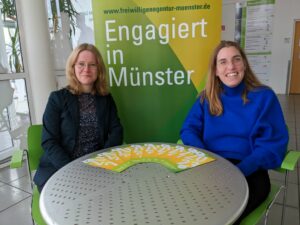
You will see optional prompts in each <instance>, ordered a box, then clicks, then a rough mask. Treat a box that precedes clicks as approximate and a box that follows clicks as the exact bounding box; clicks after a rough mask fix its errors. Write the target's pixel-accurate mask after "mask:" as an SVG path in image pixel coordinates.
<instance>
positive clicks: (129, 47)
mask: <svg viewBox="0 0 300 225" xmlns="http://www.w3.org/2000/svg"><path fill="white" fill-rule="evenodd" d="M221 6H222V1H220V0H218V1H202V0H185V1H179V0H172V1H170V0H158V1H149V0H110V1H104V0H94V1H93V16H94V30H95V43H96V46H97V47H98V48H99V49H100V51H101V53H102V55H103V58H104V61H105V63H106V65H107V80H108V85H109V86H110V90H111V93H112V95H113V97H114V99H115V101H116V104H117V107H118V112H119V115H120V119H121V122H122V124H123V126H124V131H125V132H124V134H125V142H126V143H133V142H145V141H164V142H176V141H177V140H178V139H179V131H180V128H181V125H182V123H183V121H184V118H185V117H186V115H187V113H188V111H189V109H190V108H191V106H192V104H193V103H194V101H195V100H196V97H197V94H198V93H199V92H200V91H201V90H202V89H203V87H204V85H205V79H206V74H207V69H208V62H209V58H210V56H211V53H212V50H213V49H214V47H215V46H216V45H217V44H218V43H219V41H220V37H221V15H222V10H221Z"/></svg>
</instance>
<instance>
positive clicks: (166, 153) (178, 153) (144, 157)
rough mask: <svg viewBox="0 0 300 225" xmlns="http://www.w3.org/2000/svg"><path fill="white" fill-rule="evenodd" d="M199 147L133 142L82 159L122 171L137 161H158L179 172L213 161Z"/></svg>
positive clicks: (105, 167)
mask: <svg viewBox="0 0 300 225" xmlns="http://www.w3.org/2000/svg"><path fill="white" fill-rule="evenodd" d="M214 160H215V158H213V157H211V156H209V155H207V154H205V153H203V152H201V151H200V150H199V149H195V148H191V147H185V146H182V145H169V144H152V143H146V144H133V145H127V146H122V147H116V148H113V149H111V150H110V151H107V152H103V153H99V154H97V155H96V156H95V157H92V158H89V159H86V160H84V161H83V162H84V163H86V164H87V165H90V166H94V167H100V168H104V169H107V170H112V171H115V172H122V171H124V170H126V169H127V168H129V167H131V166H133V165H136V164H138V163H146V162H150V163H159V164H161V165H163V166H165V167H166V168H168V169H170V170H171V171H172V172H180V171H183V170H186V169H189V168H193V167H195V166H199V165H202V164H205V163H208V162H212V161H214Z"/></svg>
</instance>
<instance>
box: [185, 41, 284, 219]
mask: <svg viewBox="0 0 300 225" xmlns="http://www.w3.org/2000/svg"><path fill="white" fill-rule="evenodd" d="M180 135H181V139H182V141H183V143H184V144H186V145H191V146H195V147H199V148H203V149H207V150H209V151H212V152H214V153H216V154H218V155H220V156H222V157H224V158H226V159H228V160H229V161H231V162H232V163H233V164H235V165H236V166H237V167H238V168H239V169H240V171H241V172H242V173H243V174H244V176H245V178H246V180H247V182H248V186H249V200H248V204H247V206H246V209H245V210H244V212H243V214H242V215H241V217H240V218H239V219H238V221H236V223H235V224H239V222H240V221H241V220H242V219H243V218H244V217H245V216H246V215H248V214H249V213H250V212H251V211H252V210H253V209H255V208H256V207H257V206H258V205H259V204H260V203H262V202H263V201H264V200H265V199H266V197H267V196H268V194H269V192H270V179H269V176H268V171H267V170H268V169H274V168H276V167H279V166H280V165H281V162H282V160H283V158H284V155H285V152H286V149H287V144H288V139H289V138H288V131H287V128H286V124H285V120H284V116H283V113H282V110H281V107H280V104H279V101H278V99H277V96H276V94H275V93H274V91H273V90H272V89H271V88H269V87H267V86H265V85H263V84H261V82H260V81H259V80H258V79H257V78H256V76H255V74H254V73H253V71H252V70H251V68H250V65H249V62H248V60H247V57H246V55H245V53H244V51H243V50H242V49H241V47H240V46H239V45H238V44H237V43H235V42H232V41H221V42H220V44H219V45H218V46H217V47H216V48H215V50H214V52H213V54H212V58H211V62H210V67H209V73H208V79H207V83H206V86H205V88H204V90H203V91H202V92H201V93H200V96H199V98H198V99H197V101H196V102H195V103H194V105H193V106H192V109H191V110H190V112H189V114H188V115H187V117H186V119H185V121H184V124H183V126H182V129H181V131H180Z"/></svg>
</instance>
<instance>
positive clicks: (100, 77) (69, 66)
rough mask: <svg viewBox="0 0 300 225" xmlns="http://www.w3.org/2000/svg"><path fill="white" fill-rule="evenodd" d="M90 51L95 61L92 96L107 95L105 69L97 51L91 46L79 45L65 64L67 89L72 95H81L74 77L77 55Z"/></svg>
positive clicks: (79, 85)
mask: <svg viewBox="0 0 300 225" xmlns="http://www.w3.org/2000/svg"><path fill="white" fill-rule="evenodd" d="M86 50H87V51H90V52H92V53H93V54H94V55H95V57H96V61H97V80H96V81H95V83H94V87H93V89H92V94H99V95H107V94H108V86H107V82H106V67H105V65H104V62H103V58H102V55H101V53H100V52H99V50H98V49H97V48H96V47H95V46H94V45H92V44H87V43H84V44H80V45H79V46H77V47H76V48H75V49H74V50H73V51H72V52H71V54H70V56H69V58H68V60H67V63H66V76H67V80H68V86H67V88H68V89H69V90H70V91H71V92H72V93H73V94H77V95H79V94H82V93H83V89H82V86H81V84H80V82H79V81H78V79H77V77H76V75H75V69H74V65H75V63H76V61H77V58H78V55H79V54H80V53H81V52H82V51H86Z"/></svg>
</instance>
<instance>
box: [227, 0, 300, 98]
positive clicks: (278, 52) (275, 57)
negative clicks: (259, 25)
mask: <svg viewBox="0 0 300 225" xmlns="http://www.w3.org/2000/svg"><path fill="white" fill-rule="evenodd" d="M236 2H242V1H237V0H223V15H222V19H223V21H222V23H223V25H224V26H225V31H223V32H222V39H226V40H234V30H235V29H234V26H235V3H236ZM299 12H300V1H299V0H276V2H275V17H274V27H273V39H272V65H271V76H270V83H269V86H271V87H272V88H273V90H274V91H275V92H276V93H277V94H286V93H288V88H287V86H288V83H289V74H288V72H289V71H288V68H289V62H290V60H291V57H292V52H291V50H292V46H293V37H294V22H295V20H296V19H298V20H300V13H299Z"/></svg>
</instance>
